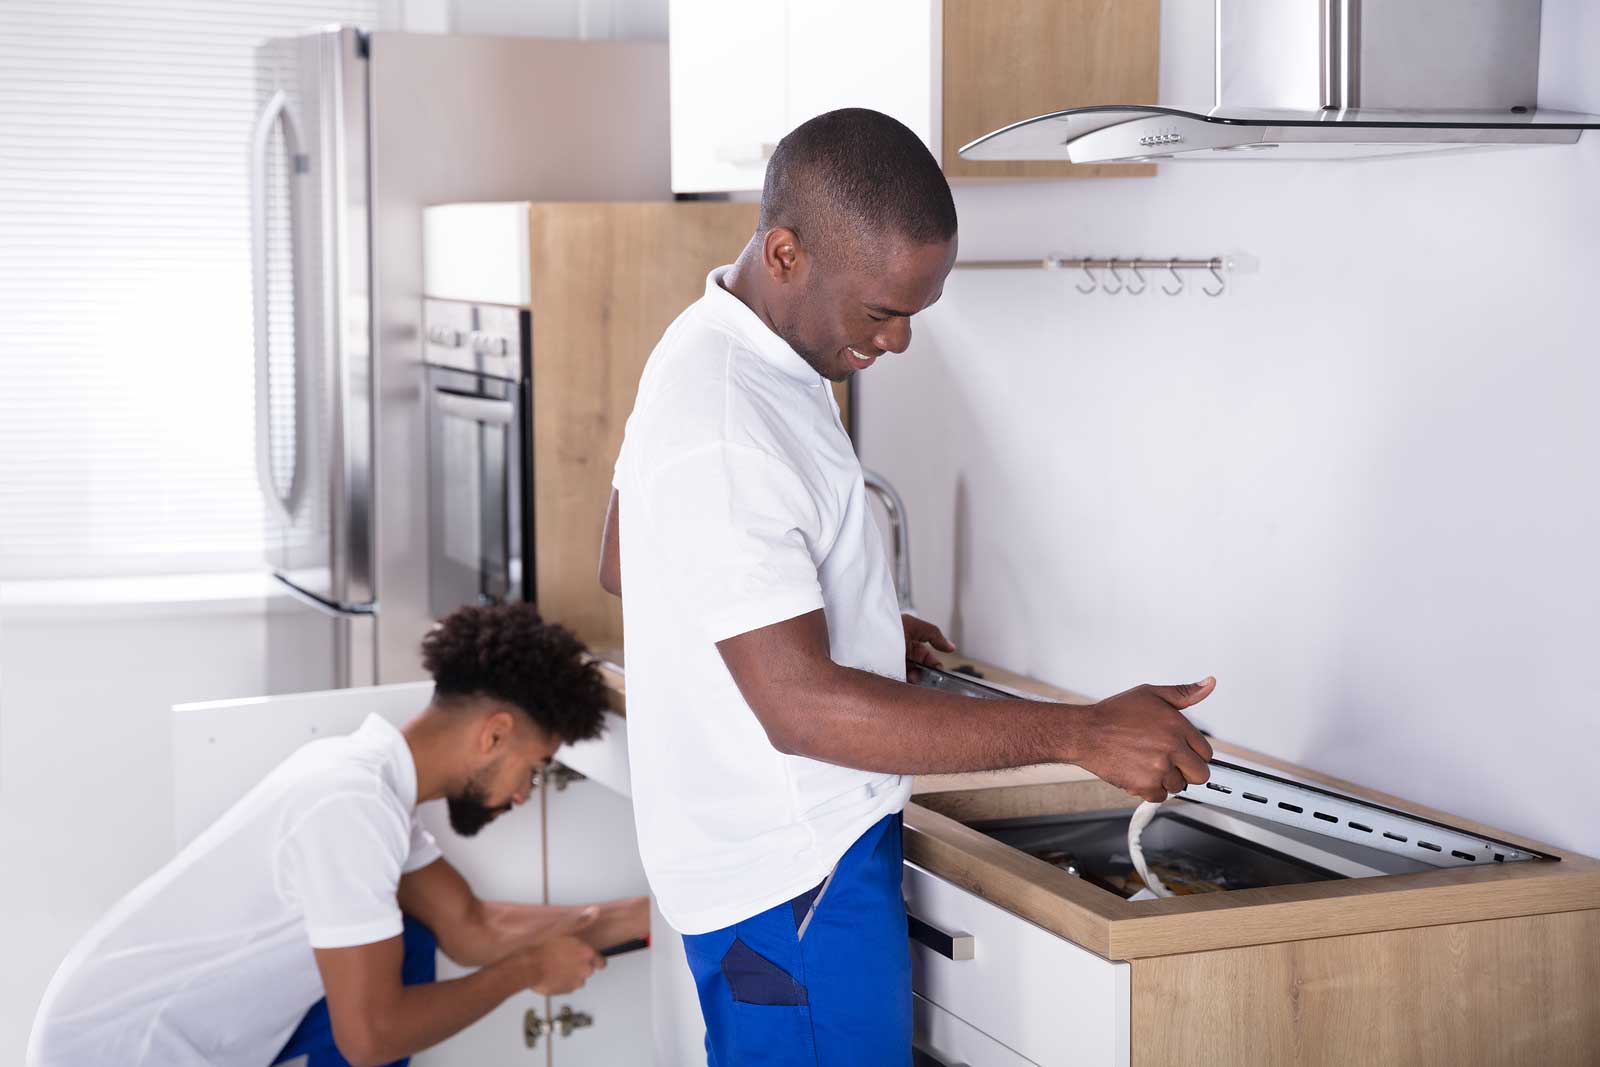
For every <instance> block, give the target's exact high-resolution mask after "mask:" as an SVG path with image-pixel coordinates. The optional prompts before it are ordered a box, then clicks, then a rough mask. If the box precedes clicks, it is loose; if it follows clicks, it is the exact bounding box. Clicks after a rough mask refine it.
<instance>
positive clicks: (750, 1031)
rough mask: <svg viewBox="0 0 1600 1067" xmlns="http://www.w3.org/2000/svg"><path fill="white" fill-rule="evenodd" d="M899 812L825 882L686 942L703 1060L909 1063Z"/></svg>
mask: <svg viewBox="0 0 1600 1067" xmlns="http://www.w3.org/2000/svg"><path fill="white" fill-rule="evenodd" d="M900 831H901V817H900V815H899V814H898V813H897V814H894V815H889V816H886V817H884V818H883V819H882V820H880V821H879V822H877V823H875V824H874V825H873V826H872V828H871V829H869V830H868V831H867V832H866V833H865V834H863V835H861V837H860V838H859V839H857V841H856V842H855V844H854V845H852V846H851V847H850V850H849V851H848V852H846V853H845V855H844V858H843V859H841V860H840V861H839V864H838V866H837V867H835V868H834V870H833V873H832V874H831V875H829V876H828V878H827V879H826V880H824V881H823V882H822V884H821V885H818V886H817V887H815V888H813V889H811V890H808V891H807V892H805V893H802V894H800V895H799V896H798V897H796V898H794V899H793V900H791V901H785V902H784V903H782V904H779V905H778V906H776V907H774V908H770V909H768V910H767V911H764V912H762V913H761V914H759V915H756V916H753V917H751V918H749V919H746V920H744V921H743V922H739V923H735V924H734V925H732V926H729V927H725V928H724V929H721V930H715V931H712V932H711V933H708V934H689V935H685V936H684V939H683V943H684V948H685V950H686V952H687V954H688V957H689V969H690V971H692V972H693V974H694V980H695V985H696V986H697V987H698V989H699V992H700V1008H701V1011H702V1012H703V1013H704V1015H705V1023H706V1058H707V1060H708V1062H709V1065H710V1067H802V1065H803V1067H857V1065H859V1067H905V1065H908V1064H909V1063H910V1062H911V952H910V948H909V945H908V943H907V939H906V909H905V901H904V899H903V898H902V897H901V893H900V879H901V872H900V868H901V846H900Z"/></svg>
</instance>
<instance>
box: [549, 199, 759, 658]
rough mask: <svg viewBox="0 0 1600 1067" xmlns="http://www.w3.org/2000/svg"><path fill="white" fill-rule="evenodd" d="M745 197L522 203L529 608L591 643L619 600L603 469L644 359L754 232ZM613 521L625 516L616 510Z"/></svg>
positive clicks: (616, 638) (607, 477)
mask: <svg viewBox="0 0 1600 1067" xmlns="http://www.w3.org/2000/svg"><path fill="white" fill-rule="evenodd" d="M756 212H757V205H755V204H729V203H673V202H663V203H636V204H615V203H612V204H607V203H564V204H534V205H533V207H532V211H531V213H530V222H529V229H530V233H529V252H530V257H529V258H530V260H531V263H532V268H531V273H532V276H533V278H532V293H533V472H534V473H533V479H534V481H533V485H534V544H535V551H536V554H537V561H536V568H535V569H536V574H537V579H536V580H537V585H536V590H537V597H538V601H539V609H540V611H541V612H542V613H543V614H544V615H545V616H546V617H548V618H550V619H552V620H555V621H558V622H561V623H562V624H564V625H566V626H568V627H570V628H572V629H573V630H574V631H575V632H576V633H577V634H578V636H579V637H581V638H583V639H584V640H585V641H587V642H588V643H589V644H590V645H591V646H593V647H597V648H603V647H612V646H617V645H620V644H621V641H622V603H621V601H620V600H618V599H617V598H615V597H612V596H607V595H606V594H605V593H604V592H603V591H602V590H601V589H600V585H599V582H598V581H597V579H596V571H597V568H598V566H599V562H600V533H601V529H602V527H603V526H604V523H605V511H606V503H607V501H608V500H609V499H610V496H611V472H612V467H613V466H614V464H615V463H616V459H617V452H618V450H619V449H620V447H621V445H622V431H623V427H624V425H625V424H626V422H627V419H628V413H629V412H630V411H632V410H633V400H634V394H635V391H636V390H637V388H638V384H639V375H640V372H641V371H642V370H643V369H644V364H645V360H646V359H647V358H648V357H649V355H650V352H651V350H652V349H653V348H655V345H656V342H657V341H659V340H660V339H661V335H662V333H664V332H665V331H666V328H667V327H668V326H669V325H671V323H672V320H673V319H675V318H677V317H678V314H679V313H680V312H682V311H683V309H684V308H686V307H688V306H689V305H690V304H692V303H693V302H694V301H695V300H697V299H698V298H699V297H700V295H701V294H702V293H703V292H704V290H705V279H706V274H707V272H709V271H710V270H711V269H712V268H713V267H715V266H718V265H719V264H723V263H731V262H733V260H734V258H735V257H737V256H738V254H739V250H740V249H742V248H743V247H744V245H745V242H746V241H748V240H749V239H750V235H751V234H752V233H754V232H755V224H756ZM624 521H626V520H625V519H624Z"/></svg>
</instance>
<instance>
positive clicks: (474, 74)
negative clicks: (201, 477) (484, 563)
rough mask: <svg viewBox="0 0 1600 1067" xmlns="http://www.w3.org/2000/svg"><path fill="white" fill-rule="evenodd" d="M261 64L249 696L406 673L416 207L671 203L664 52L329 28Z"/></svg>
mask: <svg viewBox="0 0 1600 1067" xmlns="http://www.w3.org/2000/svg"><path fill="white" fill-rule="evenodd" d="M256 71H257V77H256V84H257V98H258V110H257V113H256V120H255V126H254V130H253V133H252V136H251V142H250V180H251V222H252V228H253V234H252V236H253V256H254V262H253V263H252V268H253V278H254V301H255V303H254V311H255V316H254V318H255V361H256V415H255V417H256V445H257V448H256V453H257V472H258V475H259V480H260V483H261V488H262V495H263V498H264V506H265V509H266V513H267V531H266V532H267V546H268V548H267V552H268V560H267V563H268V566H269V567H270V568H271V570H272V573H273V575H274V577H275V578H276V581H275V582H274V588H275V589H276V590H277V595H275V596H274V597H273V598H272V603H271V606H270V609H269V615H268V624H267V688H268V692H270V693H284V692H296V691H304V690H313V689H329V688H343V687H346V686H352V685H370V684H375V683H386V682H398V681H409V680H414V679H418V678H420V677H423V672H422V670H421V667H420V663H419V660H418V650H417V644H418V642H419V640H420V639H421V637H422V635H423V634H424V633H425V632H426V630H427V628H428V626H429V625H430V624H431V623H432V621H433V619H434V618H435V616H436V611H435V607H436V605H430V602H429V601H430V598H429V586H430V582H429V571H430V559H431V553H430V544H429V536H430V523H429V516H428V482H427V471H428V455H427V451H426V448H427V440H428V429H427V417H426V412H425V407H424V393H425V387H426V383H425V373H424V368H423V362H422V352H423V325H422V318H423V295H424V294H423V292H422V237H421V234H422V209H423V208H424V207H426V206H428V205H430V204H436V203H445V202H460V201H469V200H525V199H533V200H659V199H667V198H669V197H670V192H669V179H668V158H669V157H668V153H669V145H668V140H667V53H666V46H665V44H662V43H655V42H612V41H606V42H589V41H557V40H543V39H537V38H514V37H512V38H503V37H471V36H457V35H444V34H404V33H365V32H362V31H360V30H357V29H353V28H348V27H336V28H330V29H326V30H322V31H318V32H312V33H307V34H305V35H302V36H297V37H292V38H283V39H277V40H272V41H269V42H267V43H265V44H263V45H261V46H260V47H259V48H258V49H257V52H256ZM548 269H557V270H558V269H560V265H559V264H552V265H550V267H549V268H548ZM521 469H522V470H524V471H530V470H532V464H531V462H528V463H524V464H522V466H521ZM527 499H529V500H531V494H528V496H527Z"/></svg>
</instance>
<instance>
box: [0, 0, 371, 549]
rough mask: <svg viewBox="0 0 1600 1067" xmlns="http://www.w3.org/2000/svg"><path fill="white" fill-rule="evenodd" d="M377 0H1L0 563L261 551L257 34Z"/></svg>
mask: <svg viewBox="0 0 1600 1067" xmlns="http://www.w3.org/2000/svg"><path fill="white" fill-rule="evenodd" d="M380 2H381V0H343V2H338V0H335V2H312V0H306V2H299V0H270V2H269V0H249V2H246V0H54V2H51V0H5V2H4V3H0V579H4V578H52V577H94V576H99V575H107V576H110V575H130V574H175V573H185V572H199V571H214V570H234V569H250V568H253V567H256V566H260V565H261V563H262V554H261V553H262V511H261V505H260V502H259V494H258V491H257V489H256V483H255V452H254V448H255V441H254V397H253V389H254V377H253V374H254V371H253V363H252V351H251V346H252V332H251V306H250V303H251V302H250V255H249V240H250V229H249V187H248V175H247V171H246V163H247V155H248V143H249V138H250V133H251V129H252V125H253V122H254V120H255V101H254V84H255V80H254V74H253V69H254V49H255V46H256V45H257V44H259V43H260V42H261V41H263V40H264V39H266V38H268V37H274V36H281V35H289V34H295V33H300V32H304V31H305V30H307V29H309V28H311V27H315V26H319V25H325V24H328V23H333V22H342V23H348V24H355V25H362V26H373V25H374V24H375V23H376V21H377V19H378V15H379V7H380Z"/></svg>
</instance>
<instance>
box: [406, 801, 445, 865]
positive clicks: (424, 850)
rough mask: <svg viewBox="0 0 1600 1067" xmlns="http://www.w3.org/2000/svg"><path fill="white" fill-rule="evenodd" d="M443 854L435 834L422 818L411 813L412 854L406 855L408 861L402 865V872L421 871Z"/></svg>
mask: <svg viewBox="0 0 1600 1067" xmlns="http://www.w3.org/2000/svg"><path fill="white" fill-rule="evenodd" d="M443 855H444V852H442V851H441V850H440V848H439V843H438V842H437V841H435V840H434V839H433V835H432V834H430V833H429V832H428V828H427V827H426V826H423V825H422V820H421V819H419V818H417V816H416V813H415V812H413V813H412V815H411V854H410V855H409V856H407V857H406V862H405V864H404V865H403V866H402V867H401V869H400V873H401V874H410V873H411V872H412V871H420V870H422V868H424V867H426V866H427V865H428V864H430V863H432V862H433V861H434V860H436V859H438V858H439V857H440V856H443Z"/></svg>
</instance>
